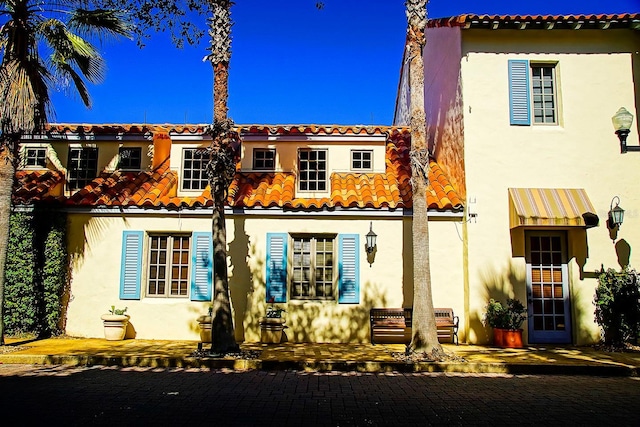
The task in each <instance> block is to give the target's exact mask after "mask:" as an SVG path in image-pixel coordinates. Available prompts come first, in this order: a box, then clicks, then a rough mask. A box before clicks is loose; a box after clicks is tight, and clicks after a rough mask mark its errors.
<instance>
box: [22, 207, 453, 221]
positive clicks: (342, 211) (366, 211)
mask: <svg viewBox="0 0 640 427" xmlns="http://www.w3.org/2000/svg"><path fill="white" fill-rule="evenodd" d="M17 209H18V207H15V208H14V210H17ZM23 209H24V211H27V209H29V208H27V207H25V208H23ZM31 209H32V208H31ZM21 211H22V209H21ZM60 211H63V212H68V213H83V214H101V215H123V214H128V215H156V214H162V215H171V216H182V217H185V216H204V215H206V216H211V214H212V213H213V209H212V208H189V209H184V208H181V209H168V208H151V207H144V208H140V207H137V206H131V207H121V206H117V207H107V206H104V207H94V208H82V207H65V208H61V209H60ZM224 211H225V215H249V216H286V217H295V216H299V217H309V216H329V217H344V216H356V217H358V216H364V217H394V218H395V217H405V216H407V217H410V216H412V215H413V213H412V210H411V209H403V208H398V209H393V210H390V209H384V210H383V209H376V208H335V209H331V210H330V211H328V210H322V211H317V212H315V211H307V210H293V209H282V208H249V209H246V208H230V207H225V209H224ZM428 215H429V218H438V219H454V220H461V219H462V218H463V217H464V213H463V212H462V211H460V212H440V211H428Z"/></svg>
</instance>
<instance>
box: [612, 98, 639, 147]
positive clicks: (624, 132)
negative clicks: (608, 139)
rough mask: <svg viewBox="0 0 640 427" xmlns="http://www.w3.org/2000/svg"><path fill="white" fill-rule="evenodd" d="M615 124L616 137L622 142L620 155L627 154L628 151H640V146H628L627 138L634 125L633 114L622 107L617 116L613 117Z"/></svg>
mask: <svg viewBox="0 0 640 427" xmlns="http://www.w3.org/2000/svg"><path fill="white" fill-rule="evenodd" d="M611 121H612V122H613V128H614V129H615V130H616V135H618V139H619V140H620V153H626V152H627V151H640V146H631V147H628V146H627V136H628V135H629V130H630V129H631V124H632V123H633V114H631V113H630V112H628V111H627V109H626V108H624V107H621V108H620V109H619V110H618V111H617V112H616V114H614V115H613V117H611Z"/></svg>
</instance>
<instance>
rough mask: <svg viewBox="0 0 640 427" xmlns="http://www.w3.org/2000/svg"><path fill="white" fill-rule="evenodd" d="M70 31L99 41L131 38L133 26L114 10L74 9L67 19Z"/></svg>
mask: <svg viewBox="0 0 640 427" xmlns="http://www.w3.org/2000/svg"><path fill="white" fill-rule="evenodd" d="M68 25H69V28H70V29H73V30H75V31H78V33H80V34H81V35H83V36H88V35H91V36H96V37H98V38H100V39H109V38H116V37H118V36H124V37H127V38H129V39H132V38H133V26H132V24H130V23H129V22H128V21H127V19H126V17H125V15H124V14H123V13H121V12H118V11H116V10H106V9H95V10H86V9H76V10H74V11H73V12H72V14H71V17H70V18H69V21H68Z"/></svg>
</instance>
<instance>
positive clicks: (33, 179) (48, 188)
mask: <svg viewBox="0 0 640 427" xmlns="http://www.w3.org/2000/svg"><path fill="white" fill-rule="evenodd" d="M64 182H65V181H64V174H63V173H62V172H58V171H52V170H20V171H17V172H16V186H15V188H14V189H13V200H14V203H17V204H31V203H33V202H34V201H38V200H42V199H44V198H47V197H51V198H53V197H55V196H54V195H52V194H51V193H52V189H55V188H56V187H57V186H59V185H63V184H64Z"/></svg>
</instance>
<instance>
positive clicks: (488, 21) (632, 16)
mask: <svg viewBox="0 0 640 427" xmlns="http://www.w3.org/2000/svg"><path fill="white" fill-rule="evenodd" d="M427 26H428V27H429V28H436V27H462V28H465V29H467V28H487V29H499V28H510V29H547V30H550V29H614V28H630V29H634V30H637V29H640V13H620V14H611V15H606V14H592V15H474V14H465V15H458V16H452V17H447V18H437V19H430V20H429V22H428V24H427Z"/></svg>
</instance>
